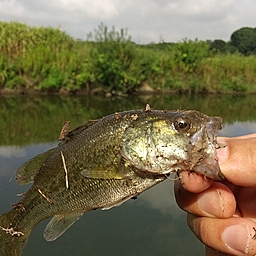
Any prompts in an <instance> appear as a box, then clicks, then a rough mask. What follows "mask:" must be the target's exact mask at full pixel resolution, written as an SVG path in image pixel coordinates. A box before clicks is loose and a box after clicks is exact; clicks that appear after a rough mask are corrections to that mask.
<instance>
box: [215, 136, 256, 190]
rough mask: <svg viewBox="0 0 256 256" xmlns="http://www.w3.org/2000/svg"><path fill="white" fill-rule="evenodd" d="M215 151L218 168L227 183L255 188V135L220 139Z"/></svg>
mask: <svg viewBox="0 0 256 256" xmlns="http://www.w3.org/2000/svg"><path fill="white" fill-rule="evenodd" d="M218 143H220V144H224V145H226V146H225V147H224V148H220V149H217V155H218V159H219V163H220V168H221V171H222V173H223V174H224V176H225V177H226V179H227V180H228V181H230V182H231V183H233V184H235V185H239V186H245V187H256V134H250V135H246V136H240V137H235V138H224V137H220V138H219V139H218Z"/></svg>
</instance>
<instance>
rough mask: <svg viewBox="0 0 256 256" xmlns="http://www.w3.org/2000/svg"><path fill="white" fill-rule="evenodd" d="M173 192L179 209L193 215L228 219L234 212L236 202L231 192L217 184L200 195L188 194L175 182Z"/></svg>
mask: <svg viewBox="0 0 256 256" xmlns="http://www.w3.org/2000/svg"><path fill="white" fill-rule="evenodd" d="M174 191H175V197H176V201H177V204H178V205H179V207H180V208H182V209H183V210H184V211H187V212H189V213H192V214H195V215H199V216H208V217H219V218H228V217H231V216H233V215H234V213H235V211H236V200H235V197H234V195H233V193H232V191H231V190H230V189H229V188H228V187H227V186H225V185H224V184H222V183H219V182H213V183H212V185H211V186H210V187H209V188H208V189H207V190H205V191H202V192H201V193H190V192H188V191H187V190H186V189H184V187H183V186H182V185H181V184H179V183H178V181H177V182H175V185H174Z"/></svg>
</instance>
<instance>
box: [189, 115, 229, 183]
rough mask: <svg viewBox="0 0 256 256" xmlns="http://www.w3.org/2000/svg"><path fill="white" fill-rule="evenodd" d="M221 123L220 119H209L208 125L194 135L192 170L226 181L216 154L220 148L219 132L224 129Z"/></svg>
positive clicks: (191, 153) (191, 146) (192, 141)
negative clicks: (218, 141)
mask: <svg viewBox="0 0 256 256" xmlns="http://www.w3.org/2000/svg"><path fill="white" fill-rule="evenodd" d="M221 123H222V119H221V118H220V117H209V118H208V120H207V122H206V124H205V125H204V126H202V127H201V129H200V130H199V131H198V132H196V133H195V134H194V135H193V137H192V139H191V144H190V148H189V152H190V156H191V161H190V162H191V163H192V166H191V170H193V171H195V172H197V173H200V174H202V175H204V176H206V177H209V178H212V179H214V180H224V179H225V177H224V175H223V173H222V172H221V170H220V166H219V162H218V158H217V152H216V149H217V148H219V145H218V143H217V132H218V131H219V130H221V128H222V127H221Z"/></svg>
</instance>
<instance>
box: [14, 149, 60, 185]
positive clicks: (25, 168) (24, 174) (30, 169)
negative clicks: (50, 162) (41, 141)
mask: <svg viewBox="0 0 256 256" xmlns="http://www.w3.org/2000/svg"><path fill="white" fill-rule="evenodd" d="M54 150H55V149H54V148H53V149H50V150H48V151H46V152H44V153H42V154H39V155H37V156H35V157H33V158H32V159H30V160H28V161H27V162H25V163H24V164H22V165H21V166H20V167H19V169H18V170H17V171H16V181H17V183H18V184H19V185H25V184H28V183H30V182H32V181H33V180H34V176H35V175H36V173H37V172H38V171H39V170H40V168H41V166H42V164H43V163H44V162H45V161H46V159H47V158H48V157H49V156H50V155H51V154H52V152H53V151H54Z"/></svg>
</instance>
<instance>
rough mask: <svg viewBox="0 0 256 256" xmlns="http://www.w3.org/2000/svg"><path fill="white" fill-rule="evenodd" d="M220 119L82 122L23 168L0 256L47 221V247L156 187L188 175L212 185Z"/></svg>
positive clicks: (122, 116)
mask: <svg viewBox="0 0 256 256" xmlns="http://www.w3.org/2000/svg"><path fill="white" fill-rule="evenodd" d="M221 122H222V120H221V118H219V117H208V116H207V115H204V114H202V113H200V112H197V111H194V110H187V111H163V110H151V109H150V108H147V109H146V110H131V111H126V112H120V113H115V114H112V115H109V116H106V117H103V118H101V119H99V120H96V121H89V122H87V123H85V124H83V125H81V126H79V127H77V128H75V129H74V130H72V131H70V132H65V133H63V134H62V135H63V136H61V140H62V141H61V142H60V143H59V145H58V146H57V147H56V148H53V149H51V150H49V151H47V152H45V153H43V154H40V155H38V156H36V157H34V158H32V159H31V160H29V161H27V162H26V163H24V164H23V165H22V166H21V167H20V168H19V169H18V171H17V177H16V179H17V182H18V183H19V184H27V183H29V182H33V185H32V186H31V188H30V189H29V190H28V192H27V193H26V194H25V195H24V197H23V198H22V199H21V200H20V202H18V203H17V204H14V207H13V209H12V210H11V211H9V212H7V213H5V214H3V215H1V216H0V253H1V255H2V256H7V255H8V256H14V255H15V256H17V255H21V254H22V250H23V248H24V246H25V244H26V242H27V239H28V237H29V234H30V232H31V231H32V229H33V227H34V226H35V225H36V224H37V223H39V222H40V221H42V220H43V219H45V218H49V217H52V219H51V221H50V222H49V223H48V225H47V226H46V228H45V231H44V237H45V239H46V240H47V241H53V240H55V239H56V238H58V237H59V236H60V235H61V234H63V233H64V232H65V231H66V230H67V229H68V228H69V227H70V226H71V225H72V224H73V223H74V222H75V221H76V220H77V219H79V218H80V217H81V216H82V215H83V213H84V212H86V211H90V210H93V209H98V208H102V209H109V208H111V207H113V206H117V205H120V204H122V203H123V202H125V201H127V200H128V199H130V198H133V197H136V196H137V195H139V194H140V193H142V192H143V191H145V190H147V189H149V188H150V187H152V186H154V185H156V184H158V183H160V182H162V181H164V180H165V179H167V178H168V176H169V175H170V174H171V173H173V172H178V171H181V170H194V171H196V172H198V173H201V174H203V175H205V176H207V177H210V178H213V179H216V180H220V179H223V178H224V177H223V175H222V173H221V172H220V169H219V165H218V162H217V160H216V150H215V149H216V145H217V142H216V133H217V131H218V130H219V129H221Z"/></svg>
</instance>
